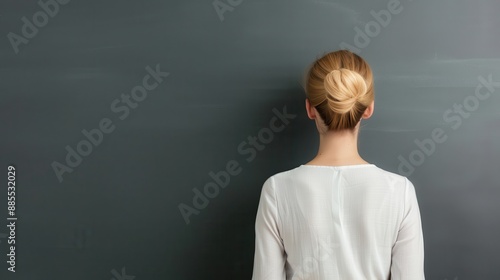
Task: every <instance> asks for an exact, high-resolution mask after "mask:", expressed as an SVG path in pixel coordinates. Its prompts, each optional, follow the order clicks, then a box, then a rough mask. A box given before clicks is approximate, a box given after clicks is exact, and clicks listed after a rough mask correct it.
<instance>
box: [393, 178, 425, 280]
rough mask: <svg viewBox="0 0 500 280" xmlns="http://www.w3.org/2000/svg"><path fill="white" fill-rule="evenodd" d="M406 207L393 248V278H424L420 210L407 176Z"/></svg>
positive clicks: (411, 279) (413, 188)
mask: <svg viewBox="0 0 500 280" xmlns="http://www.w3.org/2000/svg"><path fill="white" fill-rule="evenodd" d="M405 181H406V186H405V188H406V191H405V207H404V212H403V219H402V222H401V225H400V228H399V232H398V236H397V240H396V243H395V244H394V246H393V248H392V263H391V280H423V279H425V275H424V239H423V233H422V223H421V219H420V210H419V206H418V202H417V196H416V193H415V187H414V186H413V184H412V183H411V182H410V181H409V180H408V179H407V178H405Z"/></svg>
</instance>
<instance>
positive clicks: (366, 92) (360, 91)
mask: <svg viewBox="0 0 500 280" xmlns="http://www.w3.org/2000/svg"><path fill="white" fill-rule="evenodd" d="M305 82H306V85H305V90H306V96H307V99H309V102H310V103H311V106H314V107H315V108H316V110H317V111H318V113H319V115H320V116H321V118H322V119H323V121H324V123H325V125H326V126H327V127H328V130H345V129H353V128H354V127H355V126H356V125H357V124H358V122H359V120H360V119H361V116H362V115H363V113H364V111H365V110H366V108H367V107H368V106H369V105H370V104H371V102H372V101H373V100H374V93H373V75H372V70H371V68H370V66H369V65H368V63H367V62H366V61H365V60H363V59H362V58H361V57H360V56H358V55H357V54H355V53H352V52H350V51H348V50H339V51H335V52H330V53H328V54H326V55H324V56H323V57H321V58H319V59H318V60H316V61H315V62H314V63H313V64H312V66H311V68H310V69H309V71H308V73H307V75H306V81H305Z"/></svg>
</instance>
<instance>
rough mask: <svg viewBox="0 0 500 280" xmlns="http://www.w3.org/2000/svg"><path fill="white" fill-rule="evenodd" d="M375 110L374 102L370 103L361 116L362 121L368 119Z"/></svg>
mask: <svg viewBox="0 0 500 280" xmlns="http://www.w3.org/2000/svg"><path fill="white" fill-rule="evenodd" d="M374 109H375V100H373V101H372V103H370V105H369V106H368V107H366V110H365V112H364V113H363V115H362V116H361V118H363V119H369V118H370V117H371V116H372V115H373V110H374Z"/></svg>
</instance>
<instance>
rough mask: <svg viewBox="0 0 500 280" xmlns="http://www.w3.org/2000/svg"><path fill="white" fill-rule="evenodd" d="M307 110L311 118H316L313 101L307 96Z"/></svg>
mask: <svg viewBox="0 0 500 280" xmlns="http://www.w3.org/2000/svg"><path fill="white" fill-rule="evenodd" d="M306 111H307V116H308V117H309V119H311V120H314V119H315V118H316V113H315V111H314V109H313V107H312V106H311V103H310V102H309V99H307V98H306Z"/></svg>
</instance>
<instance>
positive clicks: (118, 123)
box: [0, 0, 500, 280]
mask: <svg viewBox="0 0 500 280" xmlns="http://www.w3.org/2000/svg"><path fill="white" fill-rule="evenodd" d="M499 10H500V3H499V2H498V1H495V0H480V1H474V2H471V1H463V0H457V1H451V0H446V1H430V0H414V1H410V0H400V1H398V0H377V1H358V0H356V1H347V0H345V1H333V0H287V1H258V0H214V1H160V0H146V1H123V0H122V1H116V0H112V1H95V0H90V1H76V0H40V1H34V0H30V1H13V0H5V1H2V2H1V3H0V11H1V12H0V20H1V24H0V31H1V32H0V34H2V35H3V40H1V41H0V42H1V43H0V57H1V64H0V73H1V75H0V90H1V91H0V96H1V100H0V120H1V123H0V125H1V127H0V128H1V133H2V134H1V137H0V149H1V157H0V158H1V162H2V165H1V167H2V169H3V174H2V175H1V176H3V179H2V181H3V186H4V187H2V188H1V189H0V209H1V211H0V213H2V216H1V217H0V220H1V222H0V224H1V226H0V252H1V254H0V262H1V263H2V264H3V265H1V266H0V275H1V276H0V278H1V279H27V280H45V279H51V280H59V279H61V280H62V279H72V280H79V279H115V280H120V279H127V280H131V279H135V280H154V279H250V278H251V272H252V265H253V253H254V237H255V236H254V221H255V214H256V211H257V205H258V199H259V195H260V190H261V187H262V184H263V183H264V181H265V179H267V178H268V177H269V176H271V175H273V174H275V173H277V172H281V171H285V170H288V169H291V168H294V167H296V166H298V165H300V164H303V163H305V162H307V161H309V160H310V159H312V157H314V155H315V153H316V149H317V145H318V136H317V132H316V128H315V126H314V123H313V122H312V121H310V120H309V119H308V118H307V116H306V113H305V108H304V98H305V94H304V90H303V84H302V75H303V73H304V71H305V69H306V68H307V66H308V65H309V64H310V63H311V62H312V61H314V60H315V59H316V58H318V57H319V56H320V55H322V54H324V53H326V52H329V51H333V50H337V49H341V48H347V49H350V50H352V51H354V52H357V53H359V54H360V55H361V56H363V57H364V58H365V59H366V60H367V61H368V62H369V63H370V65H371V66H372V69H373V72H374V75H375V96H376V97H375V100H376V101H375V113H374V115H373V117H372V118H371V119H369V120H367V121H366V122H365V123H364V124H363V126H362V128H361V133H360V139H359V141H360V153H361V154H362V155H363V156H364V157H365V158H366V159H367V160H369V161H370V162H372V163H375V164H377V166H379V167H382V168H384V169H386V170H389V171H391V172H395V173H399V174H402V175H405V176H407V177H408V178H409V179H410V180H411V181H412V182H413V183H414V185H415V188H416V192H417V196H418V199H419V203H420V208H421V215H422V222H423V230H424V235H425V250H426V259H425V270H426V276H427V279H438V280H444V279H499V278H500V268H499V266H498V263H499V262H500V257H499V255H498V252H499V250H500V242H499V241H498V236H499V235H500V223H499V222H498V213H499V211H500V204H499V203H498V201H499V199H500V185H499V183H498V180H497V178H496V177H495V176H496V175H498V170H499V166H500V148H499V143H500V142H499V139H500V115H499V114H498V108H499V106H500V53H499V48H498V46H499V44H500V37H498V36H497V34H498V27H499V26H500V19H499V17H498V15H497V14H498V11H499ZM272 128H273V129H272ZM9 168H10V170H9ZM9 172H11V173H9ZM14 184H15V189H14V188H12V187H14ZM9 187H11V188H9ZM13 201H14V202H13ZM9 207H10V208H9ZM9 209H10V210H9ZM12 242H15V244H13V243H12ZM11 247H12V248H11ZM13 271H15V272H13Z"/></svg>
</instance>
